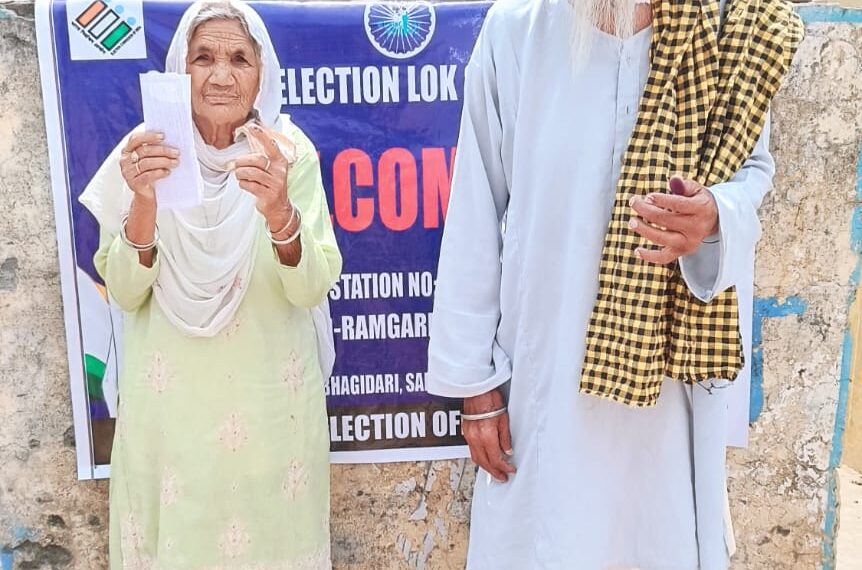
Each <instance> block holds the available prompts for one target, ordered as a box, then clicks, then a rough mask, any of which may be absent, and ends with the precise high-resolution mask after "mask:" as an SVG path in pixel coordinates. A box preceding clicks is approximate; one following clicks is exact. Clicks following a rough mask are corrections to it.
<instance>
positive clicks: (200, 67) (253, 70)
mask: <svg viewBox="0 0 862 570" xmlns="http://www.w3.org/2000/svg"><path fill="white" fill-rule="evenodd" d="M186 70H187V72H188V73H189V74H190V75H191V76H192V80H191V81H192V113H193V114H194V115H195V118H196V119H197V118H201V119H203V120H205V121H206V122H209V123H212V124H214V125H216V126H229V127H236V126H239V125H240V124H242V123H243V122H245V119H246V118H247V117H248V114H249V113H250V112H251V109H252V106H253V105H254V101H255V99H256V98H257V92H258V89H259V86H260V61H259V59H258V57H257V55H256V54H255V51H254V44H253V43H252V40H251V38H249V37H248V36H246V34H245V32H244V31H243V29H242V26H241V25H240V23H239V22H237V21H236V20H210V21H208V22H204V23H203V24H201V25H200V26H198V27H197V29H196V30H195V33H194V35H193V36H192V39H191V41H190V42H189V52H188V55H187V56H186Z"/></svg>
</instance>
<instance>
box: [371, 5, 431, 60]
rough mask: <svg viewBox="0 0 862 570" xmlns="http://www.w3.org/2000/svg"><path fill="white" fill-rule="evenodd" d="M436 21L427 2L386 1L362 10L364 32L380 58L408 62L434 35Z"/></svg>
mask: <svg viewBox="0 0 862 570" xmlns="http://www.w3.org/2000/svg"><path fill="white" fill-rule="evenodd" d="M436 22H437V18H436V15H435V13H434V6H432V5H431V4H428V3H426V2H386V3H377V4H369V5H367V6H366V8H365V32H366V33H367V34H368V39H369V40H370V41H371V44H372V45H373V46H374V47H375V48H376V49H377V51H379V52H380V53H382V54H383V55H385V56H387V57H391V58H394V59H407V58H409V57H413V56H414V55H416V54H418V53H419V52H421V51H422V50H423V49H425V47H426V46H427V45H428V43H429V42H430V41H431V38H432V37H433V36H434V28H435V26H436Z"/></svg>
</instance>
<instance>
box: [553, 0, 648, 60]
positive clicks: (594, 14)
mask: <svg viewBox="0 0 862 570" xmlns="http://www.w3.org/2000/svg"><path fill="white" fill-rule="evenodd" d="M641 1H642V0H641ZM569 2H570V3H571V5H572V8H573V11H574V14H573V18H572V31H571V33H572V38H571V45H572V58H573V61H574V63H575V67H582V66H583V65H584V64H585V63H586V61H587V59H588V58H589V55H590V50H591V48H592V44H593V39H594V38H595V33H594V29H602V28H605V29H607V28H608V26H609V25H610V27H612V28H613V33H614V35H616V36H617V37H620V38H628V37H631V36H632V34H633V33H634V26H635V8H636V7H637V5H638V4H639V2H638V0H569Z"/></svg>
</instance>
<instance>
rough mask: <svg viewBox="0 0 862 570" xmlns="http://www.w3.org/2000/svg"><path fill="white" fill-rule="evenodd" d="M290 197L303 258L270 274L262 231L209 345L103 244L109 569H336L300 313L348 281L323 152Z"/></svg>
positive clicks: (310, 154)
mask: <svg viewBox="0 0 862 570" xmlns="http://www.w3.org/2000/svg"><path fill="white" fill-rule="evenodd" d="M286 130H287V132H288V134H289V135H290V136H291V137H292V138H293V139H294V140H295V141H296V142H297V144H298V155H299V160H298V161H297V163H296V164H295V165H294V166H293V168H292V170H291V172H290V175H289V179H288V188H289V190H288V191H289V194H290V198H291V200H292V201H293V202H294V204H296V206H297V207H298V208H299V209H300V211H301V212H302V219H303V228H302V233H301V238H300V239H301V240H302V258H301V261H300V263H299V265H298V266H297V267H286V266H283V265H281V264H280V263H279V261H278V258H277V257H276V255H275V252H274V251H273V249H272V247H271V245H270V243H269V240H268V239H267V237H266V234H265V229H264V224H263V219H262V218H260V219H259V223H260V234H259V239H258V242H257V259H256V262H255V265H254V270H253V272H252V275H251V279H250V282H249V283H247V284H246V286H247V287H248V290H247V292H246V295H245V298H244V300H243V302H242V304H241V305H240V307H239V309H238V311H237V313H236V316H235V317H234V320H233V322H231V323H230V324H229V325H228V326H227V327H226V329H225V330H223V331H222V332H221V333H220V334H219V335H218V336H216V337H214V338H190V337H187V336H184V335H183V334H181V333H180V332H179V331H178V330H177V329H175V328H174V327H173V325H171V323H170V322H169V321H168V320H167V319H166V317H165V315H164V314H163V312H162V310H161V308H160V307H159V305H158V303H157V302H156V301H155V299H154V297H153V296H152V294H151V291H152V285H153V283H154V281H155V280H156V278H157V276H158V274H159V262H158V256H157V258H156V262H155V264H154V265H153V267H152V268H146V267H144V266H142V265H140V264H139V263H138V259H137V253H136V252H135V251H133V250H132V249H131V248H129V247H128V246H126V245H125V244H124V243H123V242H122V241H121V240H120V239H119V238H118V237H117V236H112V235H108V234H106V233H103V235H102V236H101V243H100V248H99V251H98V253H97V254H96V257H95V263H96V268H97V270H98V271H99V273H100V274H101V275H102V276H103V278H104V279H105V282H106V284H107V287H108V290H109V292H110V294H111V296H112V297H113V299H114V301H115V302H116V303H118V304H119V305H120V306H121V307H122V308H123V309H124V310H125V311H126V312H127V313H126V319H125V337H124V342H125V361H124V364H123V370H122V373H121V377H120V387H119V391H120V405H119V414H118V421H117V431H116V437H115V441H114V449H113V457H112V461H111V478H112V481H111V499H110V501H111V509H110V514H111V521H110V534H111V537H110V558H111V569H112V570H139V569H140V570H144V569H145V570H227V569H231V570H287V569H290V570H294V569H296V570H306V569H309V570H319V569H321V568H329V567H330V561H329V455H328V454H329V434H328V430H327V422H326V406H325V398H324V394H323V379H322V378H321V371H320V367H319V364H318V359H317V345H316V337H315V333H314V326H313V323H312V318H311V314H310V312H309V310H308V308H309V307H312V306H314V305H316V304H318V303H319V302H320V301H322V300H323V299H324V297H325V295H326V293H327V291H328V290H329V288H330V285H331V284H332V283H333V282H334V280H335V279H336V278H337V276H338V274H339V272H340V270H341V256H340V254H339V252H338V246H337V244H336V242H335V236H334V234H333V231H332V225H331V222H330V217H329V210H328V208H327V205H326V198H325V195H324V192H323V186H322V182H321V177H320V165H319V162H318V159H317V153H316V151H315V149H314V147H313V146H312V144H311V142H310V141H309V140H308V139H307V138H306V137H305V136H304V135H303V134H302V133H301V132H300V131H299V130H298V129H296V128H295V127H293V126H292V125H289V126H288V128H287V129H286Z"/></svg>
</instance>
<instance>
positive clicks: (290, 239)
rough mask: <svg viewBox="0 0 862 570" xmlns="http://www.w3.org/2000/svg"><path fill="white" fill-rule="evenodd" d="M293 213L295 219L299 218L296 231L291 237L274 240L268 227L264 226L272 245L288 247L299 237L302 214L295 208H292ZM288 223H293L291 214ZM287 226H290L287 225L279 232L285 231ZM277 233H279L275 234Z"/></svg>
mask: <svg viewBox="0 0 862 570" xmlns="http://www.w3.org/2000/svg"><path fill="white" fill-rule="evenodd" d="M293 212H295V214H296V217H297V218H299V223H298V224H296V230H295V231H294V232H293V233H292V234H291V235H289V236H288V237H287V238H285V239H276V238H275V237H274V236H273V234H272V232H271V231H270V230H269V225H267V226H266V231H267V233H268V234H269V241H270V242H272V245H289V244H291V243H293V242H295V241H296V238H298V237H299V234H300V233H301V232H302V212H300V211H299V208H297V207H296V206H293ZM290 221H291V223H292V222H293V214H291V218H290ZM289 226H290V224H287V226H285V227H284V228H283V229H282V230H281V231H284V230H286V229H287V228H288V227H289ZM277 233H281V232H277Z"/></svg>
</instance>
